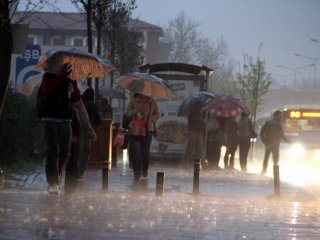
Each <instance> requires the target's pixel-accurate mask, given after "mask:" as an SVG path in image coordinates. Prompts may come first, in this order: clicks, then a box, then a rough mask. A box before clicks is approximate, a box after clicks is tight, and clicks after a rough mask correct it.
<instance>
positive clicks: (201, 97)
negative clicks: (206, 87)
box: [177, 91, 216, 116]
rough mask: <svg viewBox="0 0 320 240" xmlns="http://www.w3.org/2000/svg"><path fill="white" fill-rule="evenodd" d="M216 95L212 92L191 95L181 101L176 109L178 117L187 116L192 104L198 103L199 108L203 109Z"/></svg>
mask: <svg viewBox="0 0 320 240" xmlns="http://www.w3.org/2000/svg"><path fill="white" fill-rule="evenodd" d="M215 97H216V95H215V94H214V93H212V92H207V91H201V92H195V93H192V94H191V95H190V96H188V97H186V98H185V99H183V101H182V102H181V103H180V105H179V107H178V112H177V115H178V116H187V115H188V111H189V108H190V106H192V105H193V103H196V102H200V106H202V107H204V106H205V105H206V104H207V103H208V102H210V100H212V99H214V98H215Z"/></svg>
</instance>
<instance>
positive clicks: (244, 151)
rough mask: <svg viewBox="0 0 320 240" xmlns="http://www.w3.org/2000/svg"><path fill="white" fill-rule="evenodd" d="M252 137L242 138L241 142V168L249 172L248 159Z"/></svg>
mask: <svg viewBox="0 0 320 240" xmlns="http://www.w3.org/2000/svg"><path fill="white" fill-rule="evenodd" d="M250 146H251V144H250V137H241V138H240V141H239V155H240V167H241V170H242V171H247V159H248V153H249V150H250Z"/></svg>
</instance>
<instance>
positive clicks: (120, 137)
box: [113, 129, 124, 147]
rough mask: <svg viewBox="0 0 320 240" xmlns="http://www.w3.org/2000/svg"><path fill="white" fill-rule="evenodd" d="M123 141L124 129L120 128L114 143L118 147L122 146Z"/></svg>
mask: <svg viewBox="0 0 320 240" xmlns="http://www.w3.org/2000/svg"><path fill="white" fill-rule="evenodd" d="M123 143H124V131H122V130H121V129H120V130H118V133H117V135H116V137H115V139H114V142H113V145H115V146H117V147H121V146H122V145H123Z"/></svg>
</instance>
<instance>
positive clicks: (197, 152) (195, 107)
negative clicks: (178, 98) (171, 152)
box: [182, 98, 206, 166]
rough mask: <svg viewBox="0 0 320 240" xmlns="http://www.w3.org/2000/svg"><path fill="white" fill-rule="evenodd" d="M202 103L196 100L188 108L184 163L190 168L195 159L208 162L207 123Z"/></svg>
mask: <svg viewBox="0 0 320 240" xmlns="http://www.w3.org/2000/svg"><path fill="white" fill-rule="evenodd" d="M201 108H202V102H201V101H200V100H199V99H197V98H194V99H193V101H192V102H191V103H190V106H189V108H188V125H187V128H188V143H187V145H186V148H185V151H184V154H183V156H182V162H183V163H184V165H185V166H189V165H190V163H192V161H193V160H194V159H201V160H202V161H205V160H206V154H205V150H204V143H203V133H204V130H205V127H206V122H205V121H204V120H203V119H202V117H201V116H202V112H201Z"/></svg>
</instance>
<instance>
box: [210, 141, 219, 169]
mask: <svg viewBox="0 0 320 240" xmlns="http://www.w3.org/2000/svg"><path fill="white" fill-rule="evenodd" d="M222 146H223V144H222V143H219V142H213V141H209V142H208V144H207V160H208V168H209V169H217V168H218V167H219V161H220V155H221V147H222Z"/></svg>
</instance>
